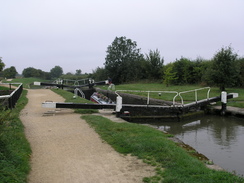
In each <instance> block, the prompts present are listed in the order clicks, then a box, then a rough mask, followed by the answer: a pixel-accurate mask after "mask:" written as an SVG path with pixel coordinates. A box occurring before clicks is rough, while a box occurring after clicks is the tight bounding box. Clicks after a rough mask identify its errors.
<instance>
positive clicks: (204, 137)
mask: <svg viewBox="0 0 244 183" xmlns="http://www.w3.org/2000/svg"><path fill="white" fill-rule="evenodd" d="M153 125H155V126H157V128H159V129H161V130H164V131H167V132H168V133H170V134H173V135H175V137H177V138H179V139H180V140H182V141H183V142H184V143H186V144H188V145H190V146H192V147H193V148H194V149H196V150H197V151H198V152H199V153H201V154H204V155H205V156H206V157H208V158H209V159H210V160H212V161H213V162H214V164H217V165H219V166H220V167H222V168H224V169H225V170H227V171H229V172H232V173H235V174H237V175H241V176H244V119H242V118H236V117H232V116H227V117H221V116H214V115H205V116H202V117H198V118H196V119H193V120H189V121H183V122H161V123H158V122H157V123H155V124H153Z"/></svg>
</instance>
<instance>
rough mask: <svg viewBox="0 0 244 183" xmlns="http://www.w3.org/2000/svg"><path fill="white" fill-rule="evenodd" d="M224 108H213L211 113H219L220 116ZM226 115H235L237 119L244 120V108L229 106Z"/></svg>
mask: <svg viewBox="0 0 244 183" xmlns="http://www.w3.org/2000/svg"><path fill="white" fill-rule="evenodd" d="M221 109H222V107H221V106H212V107H211V111H212V113H217V114H220V112H221ZM225 114H226V115H233V116H236V117H241V118H244V108H239V107H232V106H227V107H226V111H225Z"/></svg>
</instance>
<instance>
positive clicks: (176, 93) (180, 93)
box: [115, 87, 211, 106]
mask: <svg viewBox="0 0 244 183" xmlns="http://www.w3.org/2000/svg"><path fill="white" fill-rule="evenodd" d="M210 89H211V88H210V87H204V88H199V89H194V90H189V91H183V92H177V91H141V90H116V91H115V94H116V95H117V96H120V95H119V94H118V92H135V93H136V92H141V93H147V105H149V103H150V93H158V94H159V95H161V94H162V93H169V94H170V93H171V94H172V93H173V94H175V96H174V97H173V99H172V105H173V106H176V101H175V100H176V97H177V96H179V97H180V100H181V105H182V106H183V105H184V100H183V97H182V94H184V93H191V92H194V98H195V102H196V103H197V102H198V101H199V100H198V91H200V90H207V96H206V99H205V100H208V99H209V94H210Z"/></svg>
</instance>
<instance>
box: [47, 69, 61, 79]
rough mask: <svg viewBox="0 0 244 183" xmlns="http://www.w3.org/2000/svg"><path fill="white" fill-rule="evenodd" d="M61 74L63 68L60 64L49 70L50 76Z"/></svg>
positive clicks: (55, 76)
mask: <svg viewBox="0 0 244 183" xmlns="http://www.w3.org/2000/svg"><path fill="white" fill-rule="evenodd" d="M62 74H63V69H62V67H60V66H55V67H54V68H52V69H51V70H50V75H51V78H59V77H60V76H61V75H62Z"/></svg>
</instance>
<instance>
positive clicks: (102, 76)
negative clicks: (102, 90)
mask: <svg viewBox="0 0 244 183" xmlns="http://www.w3.org/2000/svg"><path fill="white" fill-rule="evenodd" d="M92 78H93V79H94V80H95V81H102V80H106V79H107V78H108V74H107V71H106V70H105V68H103V67H97V68H96V69H95V70H93V73H92Z"/></svg>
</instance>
